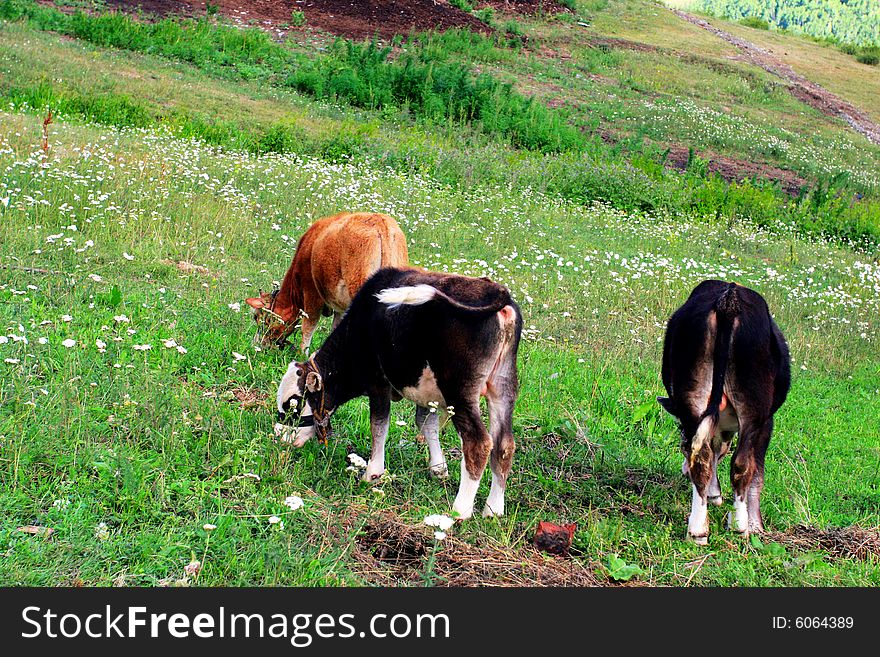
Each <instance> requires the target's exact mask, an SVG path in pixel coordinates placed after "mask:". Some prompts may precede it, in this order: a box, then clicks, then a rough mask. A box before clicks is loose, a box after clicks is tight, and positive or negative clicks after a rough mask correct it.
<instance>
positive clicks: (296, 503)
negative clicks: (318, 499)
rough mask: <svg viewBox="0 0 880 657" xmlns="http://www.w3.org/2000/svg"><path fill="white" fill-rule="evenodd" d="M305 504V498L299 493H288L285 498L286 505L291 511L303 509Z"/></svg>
mask: <svg viewBox="0 0 880 657" xmlns="http://www.w3.org/2000/svg"><path fill="white" fill-rule="evenodd" d="M304 504H305V502H303V499H302V498H301V497H300V496H299V495H288V496H287V497H285V498H284V506H286V507H287V508H289V509H290V510H291V511H296V510H297V509H301V508H302V507H303V506H304Z"/></svg>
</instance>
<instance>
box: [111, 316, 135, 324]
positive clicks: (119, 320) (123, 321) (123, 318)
mask: <svg viewBox="0 0 880 657" xmlns="http://www.w3.org/2000/svg"><path fill="white" fill-rule="evenodd" d="M113 321H114V322H116V323H118V324H128V323H129V322H130V321H131V320H130V319H129V318H128V317H126V316H125V315H114V316H113Z"/></svg>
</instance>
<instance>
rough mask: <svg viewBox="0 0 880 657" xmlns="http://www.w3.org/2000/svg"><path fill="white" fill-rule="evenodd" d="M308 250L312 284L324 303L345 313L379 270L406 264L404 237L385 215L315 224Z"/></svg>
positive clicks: (361, 214) (344, 215)
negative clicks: (362, 288)
mask: <svg viewBox="0 0 880 657" xmlns="http://www.w3.org/2000/svg"><path fill="white" fill-rule="evenodd" d="M314 227H316V228H318V229H319V233H318V234H317V235H316V236H315V239H314V245H313V248H312V249H311V253H310V260H311V271H312V278H313V280H314V284H315V287H316V289H317V290H318V292H319V293H320V294H321V296H322V297H323V298H324V300H325V303H326V305H327V306H329V307H330V308H331V309H333V310H334V311H337V312H342V311H345V310H346V309H347V308H348V306H349V305H351V301H352V299H353V298H354V296H355V295H356V294H357V292H358V290H359V289H360V288H361V286H362V285H363V284H364V283H365V282H366V281H367V279H369V278H370V276H372V275H373V274H374V273H375V272H376V271H377V270H379V269H380V268H382V267H389V266H391V267H401V266H406V265H407V263H408V253H407V246H406V236H405V235H404V234H403V232H402V231H401V230H400V227H399V226H398V225H397V222H396V221H395V220H394V219H393V218H392V217H389V216H388V215H385V214H378V213H369V212H356V213H342V214H338V215H334V216H332V217H326V218H325V219H321V220H319V222H316V223H315V226H314Z"/></svg>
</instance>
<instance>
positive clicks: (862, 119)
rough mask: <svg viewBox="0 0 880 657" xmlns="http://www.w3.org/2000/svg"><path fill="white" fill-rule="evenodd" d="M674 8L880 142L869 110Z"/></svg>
mask: <svg viewBox="0 0 880 657" xmlns="http://www.w3.org/2000/svg"><path fill="white" fill-rule="evenodd" d="M670 11H672V12H673V13H675V14H676V15H677V16H678V17H679V18H681V19H683V20H686V21H688V22H689V23H693V24H694V25H696V26H698V27H701V28H703V29H704V30H707V31H709V32H711V33H712V34H714V35H715V36H717V37H718V38H719V39H723V40H724V41H727V42H728V43H730V44H731V45H734V46H736V47H737V48H738V49H739V51H740V52H741V53H742V59H743V60H744V61H747V62H749V63H750V64H754V65H755V66H760V67H761V68H763V69H764V70H765V71H767V72H768V73H772V74H773V75H776V76H778V77H780V78H782V79H783V80H785V81H786V82H788V85H789V87H788V88H789V91H790V92H791V94H792V95H793V96H794V97H795V98H797V99H798V100H800V101H802V102H804V103H806V104H807V105H809V106H811V107H814V108H816V109H817V110H819V111H820V112H822V113H823V114H825V115H827V116H832V117H835V118H839V119H843V120H844V121H846V122H847V123H848V124H849V125H850V127H851V128H852V129H853V130H855V131H856V132H859V133H861V134H862V135H864V136H865V137H867V139H868V141H871V142H873V143H875V144H880V125H878V124H876V123H874V121H872V120H871V119H870V118H869V117H868V115H867V114H865V113H864V112H862V111H861V110H860V109H858V108H857V107H855V106H854V105H852V104H851V103H848V102H846V101H845V100H843V99H842V98H840V97H839V96H836V95H835V94H833V93H831V92H830V91H828V90H827V89H825V88H824V87H822V86H820V85H818V84H816V83H815V82H811V81H810V80H808V79H807V78H805V77H804V76H803V75H800V74H799V73H795V71H794V69H793V68H791V66H789V65H788V64H786V63H785V62H783V61H781V60H780V59H779V58H777V57H776V56H774V55H773V54H772V53H771V52H770V51H769V50H767V49H765V48H762V47H760V46H758V45H755V44H754V43H752V42H750V41H746V40H745V39H740V38H739V37H737V36H734V35H733V34H731V33H730V32H725V31H724V30H721V29H719V28H717V27H715V26H714V25H712V24H711V23H709V22H708V21H705V20H703V19H702V18H699V17H697V16H694V15H693V14H689V13H687V12H684V11H681V10H679V9H670Z"/></svg>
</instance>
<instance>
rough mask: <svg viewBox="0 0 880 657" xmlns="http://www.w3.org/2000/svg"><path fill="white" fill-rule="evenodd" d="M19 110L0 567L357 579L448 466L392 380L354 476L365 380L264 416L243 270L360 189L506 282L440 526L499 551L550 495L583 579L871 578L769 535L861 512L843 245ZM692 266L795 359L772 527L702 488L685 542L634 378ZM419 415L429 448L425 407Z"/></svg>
mask: <svg viewBox="0 0 880 657" xmlns="http://www.w3.org/2000/svg"><path fill="white" fill-rule="evenodd" d="M42 122H43V115H42V113H37V112H33V111H21V109H16V110H15V111H4V112H2V113H0V245H2V249H0V324H2V326H0V334H2V339H0V360H2V362H0V372H2V376H0V552H2V554H3V555H4V558H3V559H2V560H0V581H2V582H3V583H5V584H29V585H56V584H77V583H85V584H94V585H118V586H122V585H220V584H223V585H277V584H285V585H309V586H310V585H361V584H370V583H373V582H374V581H375V580H373V579H371V577H372V575H371V574H370V573H369V572H365V571H364V569H363V568H362V564H360V563H359V561H358V560H357V559H355V558H354V556H353V555H354V554H355V552H356V550H357V548H358V546H359V545H360V543H359V541H361V540H362V536H361V533H360V531H359V530H360V529H361V528H362V527H363V526H364V525H365V523H367V522H368V521H369V519H370V517H372V516H375V514H380V513H383V512H392V513H393V514H395V515H396V516H397V517H399V518H400V519H401V520H402V521H404V522H407V523H410V524H412V525H419V524H421V523H422V521H423V519H424V518H425V517H426V516H428V515H431V514H436V513H444V512H447V511H448V509H449V508H450V505H451V503H452V499H453V497H454V495H455V491H456V485H457V484H456V481H455V479H456V478H457V477H456V476H455V475H454V476H453V478H452V479H451V480H449V481H447V482H445V483H444V482H440V481H436V480H432V479H431V478H430V477H429V476H428V473H427V467H426V466H427V461H426V453H425V452H426V449H425V447H424V446H423V445H421V444H419V443H417V442H416V441H415V433H416V431H415V428H414V426H413V407H412V405H410V404H407V403H405V402H401V403H398V404H395V405H394V406H393V422H392V428H391V434H390V437H389V440H388V456H387V464H388V468H389V470H388V476H386V477H385V478H384V479H383V480H382V481H381V482H379V483H378V484H375V485H369V484H365V483H362V482H360V480H359V479H358V475H357V472H353V471H352V470H355V471H356V470H357V468H356V467H354V468H352V467H350V466H352V460H353V459H350V458H349V454H351V453H354V454H358V455H360V456H366V455H367V454H368V452H369V419H368V410H367V404H366V400H365V399H361V400H356V401H352V402H350V403H349V404H347V405H345V406H343V407H342V408H340V409H339V410H338V411H337V413H336V414H335V416H334V430H335V435H334V437H333V438H332V439H331V442H330V444H329V445H328V446H326V447H322V446H320V445H317V444H312V443H310V444H308V445H307V446H306V447H304V448H303V449H301V450H294V449H292V448H290V447H289V446H287V445H284V444H279V443H278V442H277V441H276V440H275V439H274V437H273V435H272V424H273V422H274V413H273V411H272V397H273V395H274V392H275V387H276V385H277V382H278V380H279V378H280V376H281V374H282V373H283V371H284V369H285V367H286V364H287V363H288V362H289V360H290V359H291V358H292V357H294V356H295V355H296V354H294V353H292V352H290V351H285V352H282V351H279V350H262V351H260V350H257V349H256V348H255V347H254V346H253V344H252V337H253V334H254V327H253V324H252V320H251V318H250V316H249V314H248V312H246V310H245V309H243V307H244V308H246V306H244V304H243V299H244V298H245V297H246V296H251V295H253V293H254V292H255V291H256V289H257V288H259V287H262V288H264V289H266V288H268V287H270V286H271V284H272V281H273V280H280V278H281V277H282V275H283V273H284V271H285V270H286V268H287V266H288V264H289V262H290V259H291V256H292V254H293V250H294V247H295V244H296V240H297V239H298V237H299V235H300V234H301V233H302V231H303V230H304V229H305V228H306V226H307V225H308V224H309V223H310V222H311V221H313V220H314V219H316V218H318V217H320V216H324V215H327V214H330V213H333V212H336V211H338V210H339V209H364V208H368V209H370V210H373V211H378V212H387V213H389V214H391V215H392V216H394V217H395V218H396V219H397V220H398V222H399V223H400V225H401V227H402V229H403V230H404V232H405V233H406V234H407V236H408V238H409V240H410V244H409V246H410V253H411V258H412V260H413V262H414V263H415V264H419V265H422V266H425V267H429V268H431V269H437V270H441V271H455V272H459V273H464V274H472V275H487V276H491V277H493V278H494V279H496V280H498V281H500V282H502V283H504V284H506V285H508V286H509V287H510V289H511V291H512V293H513V295H514V297H515V298H516V299H517V300H518V302H519V303H520V304H521V306H522V310H523V315H524V318H525V331H524V341H523V344H522V347H521V351H520V360H519V368H520V378H521V382H522V389H521V394H520V399H519V402H518V405H517V408H516V412H515V415H514V420H515V435H516V438H517V441H518V450H517V454H516V457H515V460H514V467H513V473H512V477H511V481H510V483H509V486H508V502H507V503H508V513H507V515H506V516H505V517H503V518H501V519H492V520H485V519H481V518H475V519H473V520H470V521H468V522H466V523H462V524H457V525H455V526H453V527H451V528H449V529H448V530H447V531H448V533H449V534H451V535H453V536H455V537H456V538H458V539H461V540H464V541H467V542H469V543H472V544H474V545H492V546H495V549H503V550H508V551H510V552H511V553H513V554H518V553H521V552H524V551H528V550H529V549H530V548H529V543H530V540H531V536H532V533H533V531H534V527H535V525H536V524H537V522H538V521H540V520H550V521H554V522H575V523H577V525H578V530H577V532H576V534H575V537H574V548H573V559H575V560H577V561H579V562H581V563H583V564H584V565H585V567H587V568H590V569H591V570H593V571H594V572H595V573H596V575H597V577H599V578H600V579H602V580H607V581H608V582H609V583H612V582H613V581H614V579H613V577H611V573H612V572H615V571H614V567H615V564H618V563H619V560H620V559H623V560H625V562H626V563H629V564H634V565H638V566H639V567H640V569H641V571H640V573H641V574H638V575H636V576H635V580H634V581H639V582H642V583H650V584H657V585H757V586H764V585H788V586H806V585H863V584H877V583H880V569H878V563H877V562H876V558H875V557H868V558H866V559H856V558H844V557H841V556H840V555H836V554H832V553H829V552H827V551H826V552H823V551H821V550H809V549H803V548H796V547H793V546H791V545H787V544H786V543H785V542H784V541H783V540H782V539H778V542H777V539H775V538H774V537H775V536H784V535H785V532H786V531H787V530H792V529H793V528H796V527H797V526H798V525H801V524H803V525H809V526H812V527H818V528H826V527H843V526H848V525H853V524H855V525H860V526H863V527H867V528H871V527H874V528H876V526H877V525H878V523H880V515H878V509H880V504H878V502H880V497H878V495H880V491H878V484H880V471H878V463H880V434H878V429H877V427H878V426H880V357H878V353H880V352H878V340H880V335H878V330H880V326H878V316H880V315H878V310H880V307H878V306H880V266H878V264H877V262H876V259H874V258H873V257H872V256H871V255H870V254H867V253H865V252H863V251H860V250H858V249H855V250H854V249H852V248H849V247H846V246H843V245H840V244H838V243H837V242H833V241H828V240H825V239H823V238H820V237H816V236H812V237H805V236H803V235H802V234H800V232H799V231H797V230H795V229H794V228H790V229H786V228H785V227H784V226H783V227H778V228H775V229H771V228H768V227H760V226H758V225H756V224H753V223H751V222H749V221H748V220H746V219H743V218H740V217H729V218H724V219H721V220H718V219H716V218H714V217H711V216H710V217H706V216H700V215H695V214H691V215H689V214H685V213H672V212H662V211H655V212H645V211H640V210H636V209H629V210H622V209H615V208H614V207H611V206H609V205H606V204H602V203H577V202H574V201H572V200H567V199H565V198H563V197H561V196H559V195H552V194H547V193H544V192H541V191H537V190H535V189H533V188H530V187H528V186H525V185H520V184H486V185H479V184H474V185H473V186H470V187H467V188H463V187H459V186H455V185H450V184H448V183H444V182H441V181H439V180H437V179H436V178H434V177H432V176H430V175H428V174H425V173H419V172H414V171H413V172H405V171H401V170H399V169H396V168H390V167H387V166H385V165H384V164H382V162H381V161H380V160H379V159H378V158H375V159H372V160H371V159H370V158H369V157H363V158H359V159H358V160H357V161H349V160H348V159H347V158H346V157H341V158H336V159H335V160H328V159H324V158H321V157H317V156H315V155H312V154H297V153H264V154H254V153H251V152H247V151H243V150H235V149H229V148H227V149H223V148H219V147H216V146H211V145H208V144H206V143H205V142H204V141H201V140H197V139H182V138H180V137H178V136H175V135H173V134H171V132H170V131H169V130H168V129H163V128H161V127H154V126H151V127H145V128H133V127H112V126H107V125H100V124H93V123H88V122H84V121H82V120H77V119H75V118H71V119H66V118H65V117H56V118H55V120H53V121H52V122H51V123H49V124H48V125H47V126H46V130H47V135H48V139H47V140H46V142H45V143H44V142H43V124H42ZM707 277H720V278H727V279H735V280H737V281H739V282H740V283H742V284H745V285H748V286H751V287H754V288H756V289H758V290H760V291H761V292H762V294H764V295H765V297H766V298H767V301H768V303H769V304H770V307H771V309H772V310H773V312H774V315H775V317H776V319H777V321H778V323H779V324H780V326H781V327H782V329H783V331H784V332H785V334H786V336H787V337H788V340H789V343H790V346H791V350H792V357H793V373H794V377H793V386H792V391H791V394H790V397H789V400H788V402H787V403H786V405H785V406H783V408H782V409H781V411H780V412H779V413H778V414H777V425H776V427H777V428H776V431H775V433H774V439H773V442H772V444H771V446H770V450H769V452H768V465H767V485H766V488H765V492H764V497H763V502H764V503H763V507H764V513H765V523H766V525H767V526H768V529H769V530H770V531H771V532H773V533H772V534H771V535H770V536H769V537H764V538H763V539H762V540H751V541H743V540H741V539H739V538H738V537H736V536H735V535H733V534H732V533H730V532H728V531H727V530H725V529H724V526H723V524H724V513H726V511H727V510H728V507H724V508H722V509H713V510H712V511H711V524H712V527H711V535H710V537H709V545H708V548H698V547H696V546H693V545H691V544H689V543H686V542H685V541H684V540H683V538H684V534H685V524H686V516H687V513H688V509H689V500H690V493H689V486H688V485H687V483H686V481H685V479H684V478H683V477H682V476H681V473H680V465H681V460H680V455H679V452H678V433H677V429H676V427H675V426H674V424H673V422H672V421H671V420H670V418H668V417H667V416H665V415H663V414H661V411H660V408H659V406H658V405H657V404H656V402H655V401H654V399H655V397H656V396H657V395H658V394H660V393H661V390H662V386H661V383H660V380H659V357H660V351H661V340H662V335H663V328H664V323H665V320H666V319H667V317H668V315H669V314H670V313H671V312H672V311H673V310H674V309H675V308H676V307H677V306H678V305H679V304H680V303H681V302H682V301H683V299H684V298H685V297H686V295H687V294H688V292H689V291H690V289H691V288H692V287H693V286H694V285H695V284H696V283H698V282H699V281H700V280H702V279H704V278H707ZM328 330H329V323H324V324H322V325H321V327H320V329H319V334H318V335H317V336H316V341H315V343H314V344H320V342H321V341H322V340H323V337H324V336H326V332H327V331H328ZM441 442H442V445H443V447H444V451H445V452H446V454H447V458H448V459H449V461H450V465H451V467H450V471H451V472H457V471H458V468H457V467H456V463H455V462H456V461H457V459H458V458H460V452H459V451H458V442H457V438H456V436H455V434H454V432H453V431H452V429H451V427H447V428H446V429H445V431H444V432H443V434H442V437H441ZM722 467H723V472H722V473H721V480H722V487H723V489H724V491H725V494H726V496H727V498H728V499H729V495H730V493H729V490H730V489H729V484H728V482H727V481H726V477H727V468H726V465H724V466H722ZM487 484H488V482H487V481H486V482H484V483H483V485H482V486H481V490H480V494H479V495H478V503H481V502H482V500H484V499H485V495H486V494H487V492H488V485H487ZM23 526H35V527H43V528H51V529H52V530H53V533H52V534H51V536H46V533H45V530H43V533H37V534H30V533H26V532H23V531H19V527H23ZM436 549H437V550H438V551H442V550H443V549H444V548H443V541H442V540H440V541H438V542H437V546H436ZM548 558H549V557H548ZM420 567H423V568H425V569H426V572H425V581H426V582H432V583H434V584H437V583H442V582H437V581H436V580H435V579H434V578H432V577H431V574H430V573H429V572H427V568H428V564H424V565H423V566H420ZM390 576H391V577H392V578H393V577H394V575H393V573H392V575H390ZM487 583H488V582H487Z"/></svg>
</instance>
